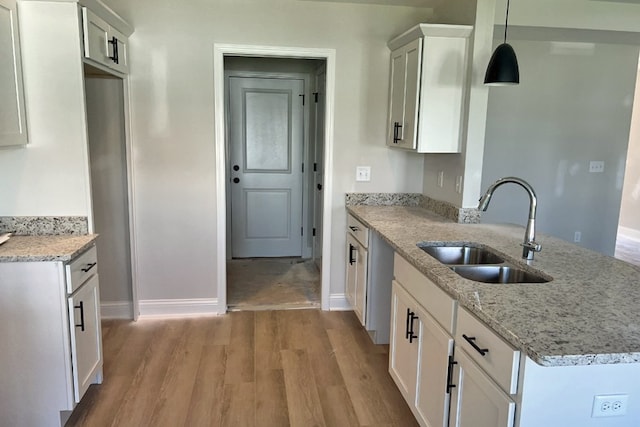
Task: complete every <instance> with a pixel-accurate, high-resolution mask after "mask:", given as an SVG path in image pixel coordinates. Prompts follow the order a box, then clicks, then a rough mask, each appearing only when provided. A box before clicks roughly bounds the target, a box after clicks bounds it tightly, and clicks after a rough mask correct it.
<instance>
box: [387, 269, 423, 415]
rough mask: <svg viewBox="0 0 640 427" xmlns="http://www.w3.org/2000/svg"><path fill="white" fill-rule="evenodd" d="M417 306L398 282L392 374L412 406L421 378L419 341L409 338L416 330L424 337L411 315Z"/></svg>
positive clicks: (395, 286)
mask: <svg viewBox="0 0 640 427" xmlns="http://www.w3.org/2000/svg"><path fill="white" fill-rule="evenodd" d="M413 307H415V303H414V302H413V299H412V298H411V297H410V296H409V295H408V294H407V293H406V292H405V291H404V289H402V287H401V286H400V284H399V283H398V282H396V281H395V280H394V281H393V282H392V285H391V338H390V343H389V373H390V374H391V377H392V378H393V380H394V381H395V383H396V385H397V386H398V388H399V389H400V392H401V393H402V395H403V396H404V398H405V400H406V401H407V402H408V403H409V406H413V405H414V398H415V394H416V382H417V376H418V340H417V339H415V338H414V339H411V340H410V339H409V333H410V332H411V330H412V329H413V330H414V332H415V335H418V336H420V335H422V332H421V331H420V330H419V322H417V321H415V322H414V321H413V317H412V316H411V314H412V313H413V314H415V312H414V311H413Z"/></svg>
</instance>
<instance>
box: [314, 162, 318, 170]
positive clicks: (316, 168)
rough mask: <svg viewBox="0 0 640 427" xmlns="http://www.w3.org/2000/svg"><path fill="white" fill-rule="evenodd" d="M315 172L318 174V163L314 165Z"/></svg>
mask: <svg viewBox="0 0 640 427" xmlns="http://www.w3.org/2000/svg"><path fill="white" fill-rule="evenodd" d="M313 171H314V172H318V164H317V163H314V164H313Z"/></svg>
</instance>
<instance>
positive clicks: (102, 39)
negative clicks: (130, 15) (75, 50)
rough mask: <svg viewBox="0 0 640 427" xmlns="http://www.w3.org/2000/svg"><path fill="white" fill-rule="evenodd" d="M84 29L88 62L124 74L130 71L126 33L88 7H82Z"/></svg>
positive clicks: (85, 51) (85, 55)
mask: <svg viewBox="0 0 640 427" xmlns="http://www.w3.org/2000/svg"><path fill="white" fill-rule="evenodd" d="M82 29H83V32H84V35H83V36H84V37H83V40H84V57H85V61H86V62H87V63H89V64H92V65H96V64H98V65H99V66H102V67H107V68H108V69H109V70H113V71H117V72H118V73H122V74H127V73H128V72H129V63H128V60H129V59H128V53H127V47H128V40H127V36H126V35H125V34H123V33H122V32H120V31H118V30H117V29H116V28H114V27H113V26H112V25H110V24H109V23H108V22H107V21H105V20H104V19H102V18H101V17H100V16H98V15H97V14H96V13H94V12H93V11H91V10H89V9H88V8H86V7H83V8H82ZM102 67H101V68H102Z"/></svg>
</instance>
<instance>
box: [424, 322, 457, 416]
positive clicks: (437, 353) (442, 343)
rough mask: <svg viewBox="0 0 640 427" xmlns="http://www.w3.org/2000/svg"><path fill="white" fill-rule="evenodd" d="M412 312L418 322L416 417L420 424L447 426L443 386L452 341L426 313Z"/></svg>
mask: <svg viewBox="0 0 640 427" xmlns="http://www.w3.org/2000/svg"><path fill="white" fill-rule="evenodd" d="M416 311H417V314H418V317H419V322H420V336H419V340H420V351H419V357H418V364H419V365H418V366H419V368H418V371H419V374H418V384H417V389H416V409H417V416H418V418H419V420H420V421H421V424H423V425H428V426H431V427H447V425H448V423H449V400H450V399H449V397H450V393H449V387H447V385H448V379H449V378H448V377H449V366H450V365H449V357H450V356H452V355H453V338H452V337H451V335H449V334H448V333H447V332H446V331H445V330H444V329H442V327H441V326H440V325H438V323H437V322H436V321H435V320H434V319H433V317H431V316H430V315H429V314H427V313H425V312H424V311H422V310H419V309H418V310H416Z"/></svg>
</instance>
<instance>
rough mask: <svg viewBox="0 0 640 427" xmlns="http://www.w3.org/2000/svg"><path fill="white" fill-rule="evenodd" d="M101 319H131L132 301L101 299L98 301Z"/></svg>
mask: <svg viewBox="0 0 640 427" xmlns="http://www.w3.org/2000/svg"><path fill="white" fill-rule="evenodd" d="M100 318H102V319H133V303H132V302H131V301H102V302H101V303H100Z"/></svg>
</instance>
